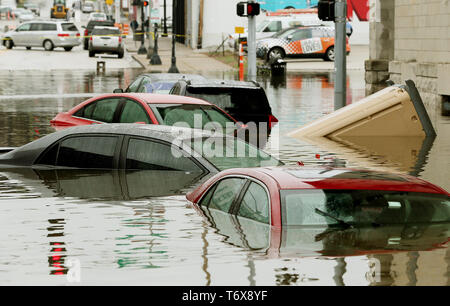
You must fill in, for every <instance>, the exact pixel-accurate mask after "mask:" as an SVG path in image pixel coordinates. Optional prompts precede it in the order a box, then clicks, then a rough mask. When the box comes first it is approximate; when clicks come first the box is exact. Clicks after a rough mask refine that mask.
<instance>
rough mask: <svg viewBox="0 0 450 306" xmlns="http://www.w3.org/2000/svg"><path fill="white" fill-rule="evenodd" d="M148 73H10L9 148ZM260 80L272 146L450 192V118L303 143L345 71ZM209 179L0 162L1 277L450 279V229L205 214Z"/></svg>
mask: <svg viewBox="0 0 450 306" xmlns="http://www.w3.org/2000/svg"><path fill="white" fill-rule="evenodd" d="M140 72H141V71H140V70H117V71H107V72H106V74H105V75H96V74H95V72H88V71H76V70H74V71H51V72H39V71H22V72H14V71H12V72H11V71H10V72H0V84H2V86H1V88H0V135H1V136H0V137H1V138H0V146H20V145H23V144H25V143H28V142H30V141H32V140H34V139H37V138H39V137H42V136H44V135H46V134H49V133H51V132H53V131H54V130H53V129H52V128H51V127H50V125H49V121H50V119H52V118H53V117H54V116H55V115H56V114H57V113H58V112H61V111H65V110H68V109H70V108H72V107H73V106H75V105H76V104H78V103H80V102H81V101H84V100H85V99H87V97H88V96H90V94H89V93H105V92H112V90H113V89H114V88H117V87H122V88H125V87H126V86H127V85H128V84H129V83H130V82H131V81H132V80H133V79H134V77H135V76H137V75H138V74H139V73H140ZM210 76H211V77H216V78H234V76H233V75H210ZM258 81H259V82H260V83H261V84H262V85H263V86H264V87H265V89H266V93H267V95H268V98H269V101H270V103H271V106H272V111H273V114H274V115H275V116H276V117H277V118H278V119H279V124H278V125H277V126H276V127H275V129H274V130H273V131H272V134H271V136H270V139H269V141H268V143H267V148H266V149H267V151H269V152H271V153H273V154H274V155H276V156H278V157H279V158H280V159H281V160H282V161H284V162H286V163H292V164H293V163H296V162H297V161H302V162H303V163H305V164H307V165H323V164H334V165H340V166H352V167H363V168H369V169H382V170H389V171H393V172H398V173H409V174H413V175H416V176H419V177H422V178H424V179H426V180H429V181H431V182H432V183H435V184H437V185H439V186H441V187H443V188H445V189H447V190H450V179H449V177H450V175H449V174H450V158H449V156H450V118H448V117H442V116H439V115H437V116H434V117H432V118H431V119H432V121H433V124H434V126H435V128H436V131H437V137H436V139H434V140H433V141H431V142H427V141H423V140H422V139H406V140H405V139H379V140H374V139H371V140H364V139H361V140H360V141H359V142H358V143H356V144H353V145H348V144H329V143H327V144H311V143H304V142H302V141H300V140H297V139H293V138H290V137H288V136H286V134H287V133H288V132H290V131H292V130H293V129H295V128H298V127H300V126H301V125H302V124H305V123H307V122H310V121H312V120H314V119H316V118H319V117H321V116H323V115H324V114H328V113H330V112H332V111H333V107H334V105H333V95H334V90H333V76H332V75H331V74H328V73H324V74H288V75H287V76H286V78H285V79H284V78H283V79H281V80H273V79H272V80H271V79H270V78H269V79H263V78H261V79H259V80H258ZM347 83H348V87H349V92H348V98H347V103H352V102H354V101H358V100H360V99H361V98H363V97H364V96H365V90H364V88H365V84H364V72H362V71H349V73H348V81H347ZM203 179H205V178H199V177H188V176H183V177H177V176H176V174H174V173H164V174H161V173H154V172H152V171H142V172H134V173H125V172H121V171H111V172H95V171H91V172H80V171H74V172H67V171H65V172H64V171H62V172H61V171H41V172H36V171H32V170H27V171H25V170H22V171H9V172H4V171H0V249H1V252H0V283H1V284H4V285H5V284H40V285H51V284H61V285H67V284H68V285H71V284H73V285H77V284H83V285H90V284H100V285H101V284H105V285H118V284H123V285H133V284H136V285H140V284H145V285H449V283H450V280H449V276H450V272H449V271H450V252H449V248H448V245H447V244H446V242H447V241H448V237H449V235H448V231H449V229H450V228H449V226H448V225H434V226H422V227H419V226H404V227H383V228H378V229H372V228H370V229H347V230H339V231H331V232H330V231H327V230H326V228H289V229H283V231H281V232H280V231H277V230H274V229H273V228H270V227H269V226H266V225H262V224H258V223H255V222H252V221H248V220H246V219H241V218H232V217H230V216H228V215H225V214H222V213H220V212H216V213H211V214H208V215H204V214H202V213H201V212H200V211H198V209H197V208H195V207H193V206H192V205H191V204H190V203H189V202H188V201H187V200H186V199H185V197H184V194H185V193H186V191H187V190H189V189H190V188H191V186H192V185H193V184H195V182H198V181H199V180H200V181H201V180H203ZM77 271H78V272H79V273H78V272H77Z"/></svg>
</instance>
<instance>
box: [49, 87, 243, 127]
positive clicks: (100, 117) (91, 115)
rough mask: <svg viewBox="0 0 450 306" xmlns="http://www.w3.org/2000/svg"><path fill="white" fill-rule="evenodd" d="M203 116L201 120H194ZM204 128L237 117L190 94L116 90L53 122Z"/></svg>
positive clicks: (65, 125) (80, 105) (84, 103)
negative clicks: (179, 94)
mask: <svg viewBox="0 0 450 306" xmlns="http://www.w3.org/2000/svg"><path fill="white" fill-rule="evenodd" d="M197 118H199V119H201V121H200V122H195V120H198V119H197ZM180 122H182V123H184V125H185V126H186V125H187V126H186V127H191V128H204V127H205V125H206V124H207V123H208V122H216V123H219V124H220V125H221V126H222V127H226V125H227V124H231V125H232V124H236V123H237V121H236V120H235V119H234V118H233V117H231V116H230V115H229V114H227V113H226V112H225V111H223V110H222V109H221V108H219V107H217V106H215V105H213V104H211V103H209V102H206V101H203V100H200V99H196V98H190V97H182V96H174V95H163V94H151V93H117V94H116V93H114V94H104V95H100V96H96V97H94V98H91V99H88V100H86V101H84V102H82V103H80V104H79V105H77V106H75V107H74V108H72V109H71V110H69V111H68V112H63V113H59V114H58V115H56V117H55V118H53V119H52V120H51V121H50V123H51V125H52V126H53V127H55V128H56V129H61V128H66V127H69V126H77V125H86V124H96V123H147V124H161V125H174V124H176V123H180Z"/></svg>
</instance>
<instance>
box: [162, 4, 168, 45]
mask: <svg viewBox="0 0 450 306" xmlns="http://www.w3.org/2000/svg"><path fill="white" fill-rule="evenodd" d="M161 36H163V37H167V36H168V35H167V14H166V0H164V30H163V33H162V35H161Z"/></svg>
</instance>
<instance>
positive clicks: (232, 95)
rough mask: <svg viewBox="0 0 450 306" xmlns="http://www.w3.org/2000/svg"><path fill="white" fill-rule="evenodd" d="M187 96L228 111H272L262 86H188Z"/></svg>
mask: <svg viewBox="0 0 450 306" xmlns="http://www.w3.org/2000/svg"><path fill="white" fill-rule="evenodd" d="M187 96H190V97H194V98H199V99H203V100H205V101H208V102H210V103H212V104H214V105H217V106H218V107H220V108H222V109H224V110H225V111H226V112H240V113H260V112H262V113H267V112H269V111H270V106H269V101H268V100H267V96H266V93H265V92H264V90H263V89H262V88H255V89H252V88H226V87H187Z"/></svg>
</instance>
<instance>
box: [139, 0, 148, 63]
mask: <svg viewBox="0 0 450 306" xmlns="http://www.w3.org/2000/svg"><path fill="white" fill-rule="evenodd" d="M140 6H141V32H142V33H141V35H142V38H141V46H140V47H139V50H138V52H137V53H138V54H147V49H146V48H145V45H144V41H145V27H144V23H145V14H144V7H147V6H148V0H144V1H140Z"/></svg>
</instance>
